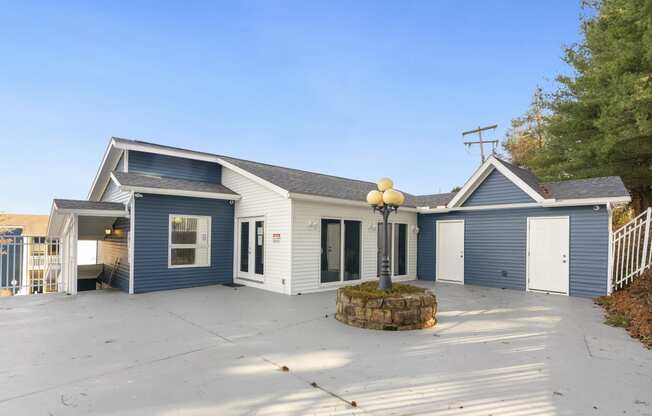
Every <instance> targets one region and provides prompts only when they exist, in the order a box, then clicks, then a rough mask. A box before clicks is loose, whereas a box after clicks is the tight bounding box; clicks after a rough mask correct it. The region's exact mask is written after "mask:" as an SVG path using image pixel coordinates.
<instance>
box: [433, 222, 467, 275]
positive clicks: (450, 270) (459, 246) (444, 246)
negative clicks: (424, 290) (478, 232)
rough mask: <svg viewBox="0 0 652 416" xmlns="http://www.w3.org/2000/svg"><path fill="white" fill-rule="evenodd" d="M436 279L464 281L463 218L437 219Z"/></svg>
mask: <svg viewBox="0 0 652 416" xmlns="http://www.w3.org/2000/svg"><path fill="white" fill-rule="evenodd" d="M436 255H437V258H436V259H435V261H436V262H437V280H444V281H447V282H456V283H464V220H451V221H437V253H436Z"/></svg>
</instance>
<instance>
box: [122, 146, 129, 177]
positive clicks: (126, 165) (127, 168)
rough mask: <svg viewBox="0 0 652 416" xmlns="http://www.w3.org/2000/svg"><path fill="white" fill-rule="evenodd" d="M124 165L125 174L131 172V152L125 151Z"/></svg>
mask: <svg viewBox="0 0 652 416" xmlns="http://www.w3.org/2000/svg"><path fill="white" fill-rule="evenodd" d="M123 156H124V158H123V164H124V166H125V170H124V171H125V172H129V150H125V151H124V154H123Z"/></svg>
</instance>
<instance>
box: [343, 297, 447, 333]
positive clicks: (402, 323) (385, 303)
mask: <svg viewBox="0 0 652 416" xmlns="http://www.w3.org/2000/svg"><path fill="white" fill-rule="evenodd" d="M436 313H437V300H436V298H435V295H434V294H433V293H432V292H431V291H430V290H427V289H424V290H423V291H420V292H418V293H398V294H386V295H383V296H369V295H366V294H364V293H356V292H355V291H352V290H350V288H340V289H338V290H337V312H336V314H335V319H337V320H338V321H340V322H344V323H345V324H347V325H351V326H356V327H358V328H368V329H381V330H387V331H403V330H410V329H424V328H430V327H432V326H434V325H435V324H436V323H437V319H436V318H435V314H436Z"/></svg>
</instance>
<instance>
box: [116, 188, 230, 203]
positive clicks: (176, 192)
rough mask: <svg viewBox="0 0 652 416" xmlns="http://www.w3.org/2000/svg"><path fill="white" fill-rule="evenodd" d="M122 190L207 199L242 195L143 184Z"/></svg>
mask: <svg viewBox="0 0 652 416" xmlns="http://www.w3.org/2000/svg"><path fill="white" fill-rule="evenodd" d="M120 190H121V191H125V192H136V193H143V194H156V195H173V196H188V197H193V198H207V199H221V200H225V201H237V200H238V199H240V195H234V194H223V193H218V192H202V191H183V190H178V189H164V188H145V187H141V186H121V187H120Z"/></svg>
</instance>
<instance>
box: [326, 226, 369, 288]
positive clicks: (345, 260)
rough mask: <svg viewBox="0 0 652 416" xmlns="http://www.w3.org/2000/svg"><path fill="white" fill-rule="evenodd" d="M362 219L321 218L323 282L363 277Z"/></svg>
mask: <svg viewBox="0 0 652 416" xmlns="http://www.w3.org/2000/svg"><path fill="white" fill-rule="evenodd" d="M361 228H362V223H361V222H360V221H349V220H339V219H322V220H321V283H335V282H342V281H347V280H359V279H360V277H361V272H360V269H361V259H362V256H361V239H360V231H361Z"/></svg>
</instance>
